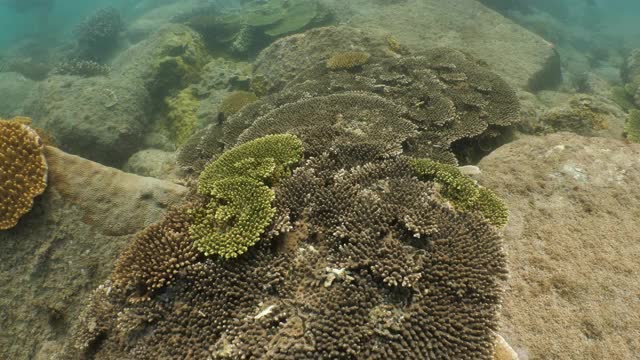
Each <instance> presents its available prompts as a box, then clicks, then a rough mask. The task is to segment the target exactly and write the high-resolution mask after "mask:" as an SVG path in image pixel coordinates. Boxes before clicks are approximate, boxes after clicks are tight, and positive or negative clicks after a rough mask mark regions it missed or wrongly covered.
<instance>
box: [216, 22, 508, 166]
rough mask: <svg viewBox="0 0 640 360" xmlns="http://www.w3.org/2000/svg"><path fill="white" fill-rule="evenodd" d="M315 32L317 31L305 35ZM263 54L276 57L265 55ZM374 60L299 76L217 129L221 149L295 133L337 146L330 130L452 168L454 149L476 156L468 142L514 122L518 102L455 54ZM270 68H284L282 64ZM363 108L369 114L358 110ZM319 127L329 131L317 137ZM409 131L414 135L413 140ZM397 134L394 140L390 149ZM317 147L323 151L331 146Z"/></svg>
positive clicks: (318, 67)
mask: <svg viewBox="0 0 640 360" xmlns="http://www.w3.org/2000/svg"><path fill="white" fill-rule="evenodd" d="M325 31H328V30H325ZM318 32H321V29H315V30H311V31H310V32H309V33H311V34H313V33H318ZM305 36H306V34H305ZM284 40H286V39H282V40H281V41H284ZM276 44H277V43H276ZM276 44H274V46H281V45H276ZM362 44H365V43H362ZM264 52H265V53H266V54H271V55H274V54H280V52H278V51H273V49H270V48H267V49H266V50H265V51H264ZM374 52H375V49H373V50H372V51H371V52H370V53H371V54H372V56H371V58H370V59H369V61H368V62H367V63H365V64H363V65H361V66H360V69H359V70H358V71H357V72H349V71H332V70H330V69H328V68H327V66H326V64H325V63H324V62H316V63H315V64H314V65H311V66H310V67H307V68H306V69H302V70H301V71H299V72H298V73H297V74H295V75H293V78H292V79H291V80H290V81H289V82H288V83H287V85H286V86H285V87H284V88H283V89H282V90H281V91H280V92H278V93H275V94H273V95H270V96H266V97H263V98H261V99H260V100H258V101H257V102H255V103H253V104H251V105H249V106H247V107H245V108H244V109H243V110H242V111H241V112H239V113H238V114H236V115H234V116H232V117H231V118H230V119H229V121H228V122H227V123H225V124H224V127H225V137H224V138H223V139H222V141H223V142H225V143H227V144H229V145H233V144H234V141H235V139H236V138H237V139H238V142H240V143H241V142H243V141H246V140H247V139H252V138H256V137H260V136H263V135H266V134H270V133H282V132H294V133H296V134H297V135H299V136H300V137H301V138H302V139H303V140H306V139H309V138H313V136H310V135H307V136H305V133H310V131H311V130H310V129H313V128H318V129H316V131H318V134H321V135H322V136H325V137H326V136H330V137H333V138H336V137H339V136H336V135H332V134H334V133H335V131H336V128H340V127H341V128H342V129H337V130H340V131H342V132H343V133H344V132H345V131H346V133H347V134H348V135H349V136H350V137H351V138H355V137H357V136H358V134H361V135H367V136H369V137H371V138H372V139H375V138H376V137H378V138H381V139H382V140H383V142H387V144H388V145H389V146H396V147H397V146H400V145H402V146H403V147H404V150H405V153H406V154H408V155H412V156H418V157H430V158H433V159H435V160H438V161H441V162H446V163H456V159H455V156H454V153H453V151H452V145H453V144H454V143H456V142H459V141H462V140H464V141H466V143H465V146H466V144H467V143H468V144H470V145H469V146H467V147H471V146H475V147H478V148H479V147H480V145H474V142H473V141H470V140H469V139H478V138H480V137H499V136H500V135H501V134H502V133H503V132H505V131H507V130H508V128H509V127H510V126H511V125H514V124H516V123H518V122H519V121H520V116H519V109H520V107H519V103H518V99H517V96H516V94H515V92H514V91H513V90H512V89H511V87H510V86H509V85H507V83H505V82H504V81H503V80H502V79H501V78H500V77H498V76H497V75H495V74H494V73H491V72H489V71H488V70H486V69H485V68H483V67H481V66H479V65H478V64H477V62H476V61H475V60H474V59H473V58H471V57H469V56H468V55H465V54H464V53H462V52H459V51H457V50H452V49H446V48H437V49H432V50H429V51H425V52H424V53H422V54H420V55H410V56H401V57H397V56H392V55H391V56H389V55H387V56H385V55H384V54H383V55H380V56H373V53H374ZM262 56H263V55H261V56H260V57H262ZM265 56H266V55H265ZM328 56H330V55H328ZM260 57H259V58H260ZM263 61H267V60H266V59H264V58H263ZM270 61H273V62H278V63H286V62H287V61H288V59H287V58H280V57H279V58H278V59H271V60H270ZM289 76H290V77H291V75H289ZM274 86H275V85H267V87H268V88H273V87H274ZM374 97H375V99H377V100H374ZM365 99H367V100H365ZM383 100H384V102H383ZM366 108H370V109H371V110H367V111H365V110H363V109H366ZM383 114H384V115H383ZM398 118H399V119H398ZM378 119H380V120H378ZM387 119H397V120H393V121H390V124H392V125H391V126H390V127H389V128H388V129H386V130H385V129H383V128H384V127H385V126H386V125H385V123H384V121H387ZM254 120H255V121H254ZM380 121H381V122H380ZM402 123H406V124H404V125H403V124H402ZM264 124H268V126H264ZM376 124H378V125H376ZM407 125H408V126H407ZM320 126H324V127H325V128H326V129H328V128H333V130H332V131H326V132H323V131H322V130H319V127H320ZM410 126H411V127H414V128H415V129H417V132H416V133H412V131H410V129H409V127H410ZM392 128H395V129H392ZM399 128H400V129H402V130H401V131H399V132H398V131H397V130H398V129H399ZM243 131H244V132H243ZM396 132H398V134H401V136H397V137H396V138H395V139H396V140H395V141H394V140H393V136H396V134H395V133H396ZM389 134H391V135H392V136H388V135H389ZM363 137H366V136H363ZM489 140H490V139H485V140H483V145H484V144H491V143H492V142H491V141H489ZM350 141H351V140H350ZM318 143H319V144H320V145H324V146H325V147H326V146H330V144H332V143H334V140H332V139H330V140H329V141H318ZM306 145H310V144H309V142H308V141H306ZM460 147H464V146H458V148H460ZM312 148H313V147H312V146H311V147H309V149H312ZM463 150H465V151H466V152H471V151H472V150H470V149H463ZM480 150H482V151H489V150H491V148H490V147H489V148H488V149H487V148H482V149H479V150H477V151H480ZM457 151H461V150H460V149H458V150H457Z"/></svg>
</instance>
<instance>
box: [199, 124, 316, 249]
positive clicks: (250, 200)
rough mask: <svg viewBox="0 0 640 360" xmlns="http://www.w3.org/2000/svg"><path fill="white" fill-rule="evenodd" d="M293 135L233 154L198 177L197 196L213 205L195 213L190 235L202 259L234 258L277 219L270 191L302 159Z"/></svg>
mask: <svg viewBox="0 0 640 360" xmlns="http://www.w3.org/2000/svg"><path fill="white" fill-rule="evenodd" d="M302 154H303V147H302V142H301V141H300V140H299V139H298V138H296V137H295V136H293V135H271V136H266V137H263V138H260V139H256V140H253V141H250V142H248V143H245V144H242V145H239V146H238V147H236V148H233V149H231V150H229V151H227V152H225V153H223V154H222V155H221V156H220V157H218V158H217V159H215V160H213V161H212V162H210V163H209V164H208V165H207V166H206V167H205V169H204V170H203V171H202V173H201V174H200V178H199V180H198V193H200V194H201V195H204V196H206V197H208V198H210V199H211V200H210V201H209V203H208V204H207V205H205V206H204V207H201V208H198V209H196V210H193V214H194V216H195V220H194V224H193V225H192V226H191V227H190V228H189V235H190V237H191V238H192V239H193V240H194V242H195V245H196V247H197V248H198V250H200V251H201V252H202V253H204V254H205V255H207V256H208V255H212V254H216V255H220V256H222V257H225V258H234V257H237V256H238V255H241V254H243V253H244V252H246V251H247V250H248V249H249V248H250V247H251V246H253V245H254V244H255V243H256V242H257V241H258V240H259V239H260V235H261V234H262V233H263V232H264V230H265V228H266V227H267V226H268V225H269V224H270V223H271V220H272V219H273V217H274V215H275V209H274V208H273V207H272V203H273V200H274V198H275V194H274V192H273V190H271V188H270V186H273V185H274V184H277V183H278V182H279V181H280V180H281V179H282V178H283V177H285V176H287V175H288V174H289V173H290V168H291V167H292V166H293V165H295V164H297V163H298V162H299V161H300V160H301V159H302Z"/></svg>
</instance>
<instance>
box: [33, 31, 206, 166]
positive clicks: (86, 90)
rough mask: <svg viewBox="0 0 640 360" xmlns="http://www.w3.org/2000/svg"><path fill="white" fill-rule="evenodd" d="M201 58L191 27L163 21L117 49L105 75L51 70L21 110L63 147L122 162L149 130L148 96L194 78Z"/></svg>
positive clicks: (151, 101) (150, 106) (112, 162)
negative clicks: (56, 73) (60, 73)
mask: <svg viewBox="0 0 640 360" xmlns="http://www.w3.org/2000/svg"><path fill="white" fill-rule="evenodd" d="M205 59H206V52H205V51H204V48H203V44H202V42H201V39H200V36H199V35H198V34H197V33H195V32H194V31H193V30H191V29H189V28H187V27H185V26H181V25H175V24H173V25H168V26H165V27H162V28H161V29H159V30H158V31H156V32H155V33H154V34H152V35H151V36H150V37H149V38H148V39H147V40H145V41H142V42H140V43H138V44H136V45H135V46H132V47H131V48H129V49H127V50H126V51H124V52H123V53H121V54H120V55H119V56H118V57H117V58H116V59H115V60H114V62H113V63H112V71H111V74H110V76H109V77H104V76H98V77H93V78H82V77H78V76H51V77H50V78H49V79H47V80H46V81H43V82H42V83H40V85H39V86H38V88H37V89H36V90H35V91H34V92H33V93H32V96H31V98H30V100H29V101H28V104H27V105H26V106H25V109H26V110H25V111H26V112H27V114H28V115H30V116H31V117H32V118H33V119H34V122H35V123H36V124H37V125H39V126H41V127H43V128H44V129H45V130H47V131H49V132H50V133H51V134H52V135H53V137H54V138H55V139H56V140H57V141H58V143H59V144H61V147H62V148H63V149H64V150H65V151H69V152H71V153H74V154H77V155H80V156H84V157H87V158H89V159H91V160H95V161H98V162H101V163H103V164H106V165H110V166H122V165H123V164H124V162H125V161H126V160H127V159H128V158H129V156H130V155H132V154H133V153H134V152H136V151H137V150H139V148H140V146H141V144H142V143H143V139H144V138H145V136H146V135H147V133H148V132H150V131H149V129H150V127H151V122H152V119H151V115H152V113H153V111H154V102H155V101H161V100H162V98H163V97H164V96H166V94H167V93H168V92H169V91H171V90H174V89H177V88H180V87H184V86H186V85H187V84H189V83H190V82H192V81H195V80H196V79H197V78H198V77H199V74H198V73H199V71H200V68H201V67H202V66H203V65H204V63H205Z"/></svg>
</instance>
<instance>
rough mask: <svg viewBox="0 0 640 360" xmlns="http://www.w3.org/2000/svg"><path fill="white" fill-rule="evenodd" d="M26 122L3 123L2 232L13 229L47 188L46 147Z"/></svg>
mask: <svg viewBox="0 0 640 360" xmlns="http://www.w3.org/2000/svg"><path fill="white" fill-rule="evenodd" d="M24 120H25V118H14V119H11V120H4V119H0V185H2V187H1V188H0V230H5V229H9V228H12V227H14V226H15V225H16V224H17V223H18V220H19V219H20V218H21V217H22V216H23V215H24V214H26V213H27V212H29V210H31V207H32V206H33V199H34V198H35V197H36V196H38V195H40V194H42V193H43V192H44V190H45V188H46V187H47V162H46V160H45V158H44V153H43V150H44V145H43V143H42V141H41V140H40V136H39V135H38V134H37V133H36V131H35V130H33V129H32V128H30V127H29V126H28V125H27V124H26V123H25V121H24ZM26 120H27V121H26V122H28V119H26Z"/></svg>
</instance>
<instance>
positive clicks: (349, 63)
mask: <svg viewBox="0 0 640 360" xmlns="http://www.w3.org/2000/svg"><path fill="white" fill-rule="evenodd" d="M370 57H371V55H370V54H369V53H366V52H364V51H347V52H342V53H337V54H334V55H332V56H331V57H330V58H329V59H328V60H327V68H328V69H330V70H347V69H352V68H355V67H358V66H361V65H364V64H366V63H367V61H369V58H370Z"/></svg>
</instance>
